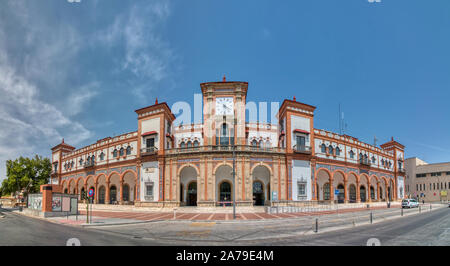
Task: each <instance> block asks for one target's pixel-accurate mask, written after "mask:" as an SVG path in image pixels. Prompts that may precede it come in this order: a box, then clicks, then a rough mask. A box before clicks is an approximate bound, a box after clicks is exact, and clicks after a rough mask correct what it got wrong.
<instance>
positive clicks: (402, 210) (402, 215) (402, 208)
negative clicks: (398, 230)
mask: <svg viewBox="0 0 450 266" xmlns="http://www.w3.org/2000/svg"><path fill="white" fill-rule="evenodd" d="M401 211H402V216H403V207H402V208H401Z"/></svg>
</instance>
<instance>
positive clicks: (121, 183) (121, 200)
mask: <svg viewBox="0 0 450 266" xmlns="http://www.w3.org/2000/svg"><path fill="white" fill-rule="evenodd" d="M119 194H120V204H123V180H121V181H120V192H119Z"/></svg>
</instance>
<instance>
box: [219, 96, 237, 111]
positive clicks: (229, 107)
mask: <svg viewBox="0 0 450 266" xmlns="http://www.w3.org/2000/svg"><path fill="white" fill-rule="evenodd" d="M216 114H217V115H232V114H233V98H229V97H227V98H216Z"/></svg>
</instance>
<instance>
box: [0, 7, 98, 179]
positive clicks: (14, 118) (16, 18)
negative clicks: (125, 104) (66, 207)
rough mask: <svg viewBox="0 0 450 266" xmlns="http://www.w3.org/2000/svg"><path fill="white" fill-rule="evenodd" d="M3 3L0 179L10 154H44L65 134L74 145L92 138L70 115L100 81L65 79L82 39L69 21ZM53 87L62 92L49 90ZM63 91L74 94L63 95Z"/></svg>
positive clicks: (92, 94)
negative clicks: (80, 83) (52, 22)
mask: <svg viewBox="0 0 450 266" xmlns="http://www.w3.org/2000/svg"><path fill="white" fill-rule="evenodd" d="M2 4H3V8H5V10H8V16H7V17H5V16H3V17H2V18H0V95H1V97H0V182H1V181H2V179H3V178H5V177H6V169H5V162H6V160H8V159H15V158H17V157H19V156H33V155H34V154H40V155H43V156H48V155H50V153H51V151H50V147H52V146H54V145H56V144H58V143H59V142H60V141H61V139H62V138H63V137H65V138H66V139H70V144H72V145H77V144H80V143H82V142H83V141H85V140H87V139H89V138H91V137H92V136H93V133H92V132H91V131H90V130H88V129H87V128H86V127H85V126H83V125H82V124H81V123H80V122H78V121H75V120H73V119H72V118H71V116H72V115H74V114H77V113H79V112H80V111H81V108H82V107H83V105H84V104H85V103H86V102H87V101H89V100H90V99H91V98H92V97H94V96H95V95H96V92H95V91H93V90H91V89H92V88H96V87H97V86H98V83H96V82H90V83H88V84H86V85H84V86H80V87H79V88H77V87H76V86H74V87H72V86H70V85H68V83H67V77H69V76H70V75H71V73H70V71H69V70H70V67H71V62H72V61H73V60H74V58H76V56H77V54H78V52H79V50H80V47H82V45H83V41H82V38H81V36H80V34H79V33H78V31H77V30H76V29H75V28H74V27H73V26H72V25H69V24H64V23H61V24H59V25H49V24H48V23H47V22H46V21H45V19H44V18H43V17H42V15H41V14H38V13H35V12H32V11H30V10H29V8H28V6H27V5H25V4H24V2H22V1H10V2H5V3H2ZM6 36H8V38H5V37H6ZM71 90H76V91H82V92H84V94H82V95H76V94H73V93H71ZM57 92H59V93H60V94H62V95H63V97H59V98H58V95H53V94H56V93H57ZM67 95H72V96H73V97H70V100H68V101H65V99H67V97H66V96H67ZM48 97H53V101H52V100H49V99H48Z"/></svg>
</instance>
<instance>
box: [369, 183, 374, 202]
mask: <svg viewBox="0 0 450 266" xmlns="http://www.w3.org/2000/svg"><path fill="white" fill-rule="evenodd" d="M370 198H371V199H373V200H374V199H375V189H374V188H373V186H370Z"/></svg>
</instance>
